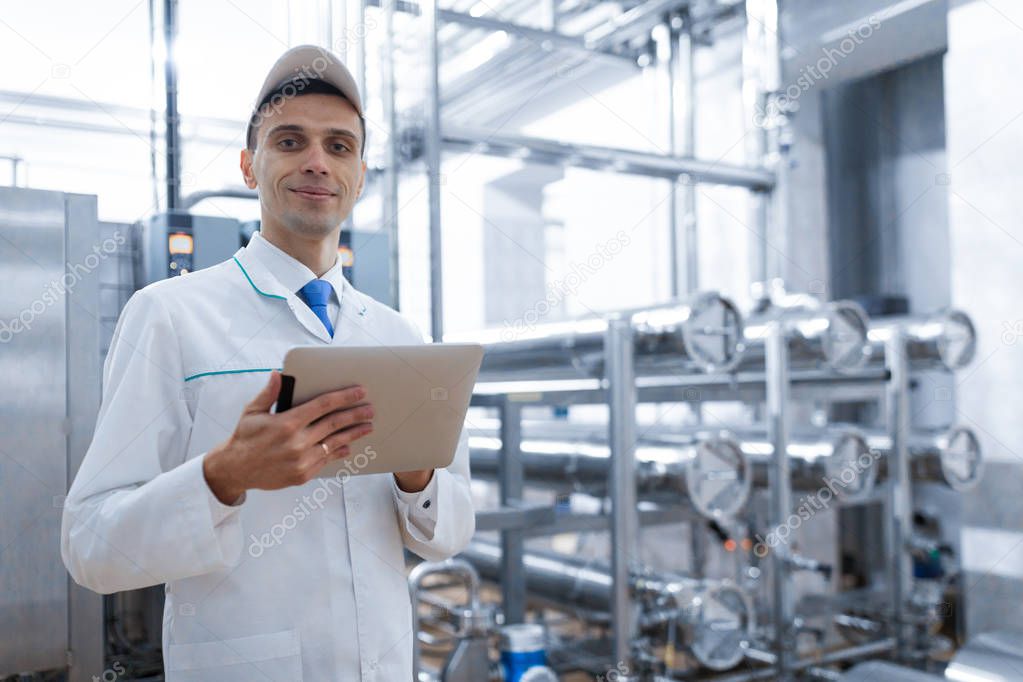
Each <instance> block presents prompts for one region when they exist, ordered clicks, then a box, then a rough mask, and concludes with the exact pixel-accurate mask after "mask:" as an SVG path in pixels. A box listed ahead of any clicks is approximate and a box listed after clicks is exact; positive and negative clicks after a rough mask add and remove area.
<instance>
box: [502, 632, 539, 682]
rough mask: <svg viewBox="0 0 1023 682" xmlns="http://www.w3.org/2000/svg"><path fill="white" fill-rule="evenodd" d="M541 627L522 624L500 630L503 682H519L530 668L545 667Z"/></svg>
mask: <svg viewBox="0 0 1023 682" xmlns="http://www.w3.org/2000/svg"><path fill="white" fill-rule="evenodd" d="M545 634H546V633H545V632H544V628H543V626H542V625H536V624H533V623H522V624H517V625H506V626H504V627H503V628H501V667H502V668H503V669H504V679H505V682H520V680H522V677H523V675H525V673H526V671H527V670H529V669H530V668H536V667H541V668H542V667H545V666H546V665H547V650H546V645H545V644H544V641H545V639H546V636H545Z"/></svg>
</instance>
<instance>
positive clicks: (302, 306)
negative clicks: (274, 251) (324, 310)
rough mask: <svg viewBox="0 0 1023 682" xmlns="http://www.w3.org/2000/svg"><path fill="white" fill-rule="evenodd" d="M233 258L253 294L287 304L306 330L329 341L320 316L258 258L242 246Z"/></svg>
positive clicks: (320, 338)
mask: <svg viewBox="0 0 1023 682" xmlns="http://www.w3.org/2000/svg"><path fill="white" fill-rule="evenodd" d="M234 260H235V261H236V262H237V263H238V266H239V269H240V270H241V274H242V276H244V277H245V278H246V279H247V280H248V281H249V284H250V285H251V286H252V288H253V289H254V293H255V294H258V295H260V296H263V297H265V298H268V299H273V300H278V301H279V302H280V304H281V305H286V306H288V308H289V309H290V310H291V313H292V316H293V317H294V318H295V320H296V321H297V322H298V323H299V324H301V325H302V326H303V327H305V329H306V331H308V332H309V333H310V334H312V335H313V336H315V337H316V338H317V339H319V340H321V341H324V342H326V343H331V338H330V334H328V333H327V329H326V328H325V327H324V326H323V322H321V321H320V318H318V317H316V313H314V312H313V311H312V309H311V308H310V307H309V306H308V305H306V303H305V301H303V300H302V299H301V298H299V297H298V296H296V295H295V293H294V292H292V291H288V290H287V289H285V288H284V286H282V285H281V283H280V282H278V281H277V278H276V277H274V276H273V274H272V273H271V272H270V271H269V270H267V269H266V268H265V267H263V265H262V264H261V263H260V262H259V260H258V259H256V258H252V257H251V256H250V255H248V254H247V253H246V250H245V249H244V248H243V249H239V250H238V252H237V253H236V254H235V255H234ZM335 336H336V335H335Z"/></svg>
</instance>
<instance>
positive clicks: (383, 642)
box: [61, 46, 474, 682]
mask: <svg viewBox="0 0 1023 682" xmlns="http://www.w3.org/2000/svg"><path fill="white" fill-rule="evenodd" d="M257 102H259V105H258V106H257V108H256V112H255V113H254V115H253V117H252V120H251V123H250V129H249V133H248V139H247V144H246V147H247V148H246V149H245V150H243V151H242V153H241V170H242V174H243V176H244V178H245V183H246V184H247V185H248V186H249V187H250V188H253V189H257V190H258V192H259V199H260V204H261V211H262V222H261V231H260V232H259V233H257V234H256V235H254V236H253V237H252V240H251V241H250V243H249V244H248V246H246V247H245V248H242V249H240V250H239V251H238V252H237V253H236V254H235V256H234V257H233V258H232V259H230V260H228V261H225V262H223V263H220V264H219V265H216V266H214V267H211V268H208V269H206V270H201V271H198V272H193V273H190V274H187V275H185V276H182V277H175V278H172V279H168V280H165V281H162V282H158V283H156V284H153V285H151V286H149V287H146V288H145V289H143V290H141V291H139V292H138V293H136V294H135V295H134V296H133V297H132V299H131V300H130V301H129V302H128V304H127V305H126V306H125V309H124V312H123V313H122V315H121V318H120V320H119V322H118V325H117V330H116V333H115V338H114V341H113V343H112V345H111V348H110V353H109V355H108V357H107V362H106V366H105V368H104V389H105V390H104V396H103V404H102V407H101V409H100V413H99V421H98V423H97V427H96V432H95V435H94V439H93V442H92V445H91V447H90V448H89V451H88V453H87V455H86V457H85V460H84V462H83V464H82V467H81V469H80V471H79V472H78V475H77V477H76V478H75V481H74V484H73V485H72V487H71V491H70V492H69V494H68V498H67V501H66V504H65V508H64V517H63V528H62V545H61V551H62V555H63V557H64V563H65V564H66V565H67V568H68V570H69V571H70V573H71V575H72V576H73V577H74V579H75V581H77V582H78V583H79V584H81V585H84V586H86V587H89V588H90V589H93V590H95V591H97V592H103V593H109V592H115V591H121V590H130V589H136V588H141V587H146V586H149V585H155V584H159V583H166V596H167V601H166V608H165V611H164V630H163V653H164V663H165V668H166V675H167V679H168V680H169V682H178V681H184V680H211V681H216V682H227V681H231V680H239V681H240V680H245V681H246V682H249V681H262V680H273V681H274V682H294V681H295V680H315V681H317V682H319V681H321V680H323V681H326V680H335V681H337V680H344V681H346V682H347V681H348V680H381V681H386V682H392V681H401V682H405V681H407V680H409V679H411V676H412V670H411V649H412V637H413V636H414V633H413V632H412V631H411V610H410V602H409V596H408V590H407V587H406V580H405V571H404V552H403V548H404V547H407V548H409V549H411V550H412V551H414V552H415V553H417V554H419V555H420V556H422V557H424V558H426V559H432V560H438V559H443V558H446V557H449V556H451V555H453V554H455V553H457V552H458V551H460V550H461V549H462V548H463V547H464V546H465V545H466V544H467V543H468V541H469V540H470V538H471V536H472V533H473V530H474V512H473V507H472V502H471V498H470V493H469V467H468V449H467V446H466V440H465V434H464V433H463V435H462V438H461V440H460V442H459V445H458V449H457V452H456V455H455V459H454V462H453V463H452V464H451V466H450V467H448V468H447V469H444V470H437V471H411V472H403V473H398V474H393V475H392V474H383V475H366V476H348V475H347V474H348V473H357V466H358V464H359V461H360V458H361V461H362V462H363V466H364V465H365V462H366V461H367V458H369V457H372V456H373V455H374V454H375V453H373V452H371V451H370V452H363V451H362V450H361V449H360V441H359V439H360V438H361V437H362V436H365V435H366V434H367V433H369V432H370V431H371V429H372V420H373V415H374V412H375V411H376V410H386V409H387V405H373V404H372V400H373V396H372V395H364V394H363V393H364V392H363V391H362V389H361V388H353V389H349V390H344V391H337V392H334V393H329V394H326V395H323V396H321V397H320V398H318V399H315V400H313V401H310V402H308V403H305V404H303V405H300V406H297V407H295V408H293V409H291V410H289V411H287V412H284V413H281V414H276V413H274V412H273V410H272V406H273V405H274V402H275V401H276V398H277V395H278V391H279V389H280V386H281V379H280V375H279V374H278V373H277V372H276V371H274V370H275V369H276V368H279V367H280V365H281V362H282V358H283V356H284V353H285V352H286V351H287V350H288V349H290V348H292V347H294V346H297V345H312V344H323V345H335V346H340V345H377V344H383V345H399V344H414V343H422V337H421V335H420V334H419V333H418V332H417V330H416V328H415V327H414V326H413V325H412V324H411V323H409V322H408V321H406V320H405V319H404V318H402V317H401V316H400V315H398V313H396V312H394V311H393V310H391V309H390V308H387V307H386V306H384V305H382V304H380V303H377V302H376V301H374V300H372V299H370V298H368V297H367V296H365V295H363V294H361V293H359V292H358V291H356V290H355V289H354V288H353V287H352V285H351V284H350V283H349V282H347V281H346V280H345V278H344V277H343V276H342V275H341V263H340V262H339V259H338V256H337V246H338V239H339V231H340V229H341V228H340V226H341V223H342V221H343V220H344V219H345V218H346V217H347V216H348V215H349V214H350V213H351V211H352V206H353V205H354V203H355V201H356V199H357V198H358V196H359V194H360V193H361V191H362V188H363V182H364V180H365V172H366V165H365V163H364V162H363V161H362V151H363V147H364V145H365V123H364V119H363V114H362V104H361V100H360V97H359V93H358V90H357V88H356V86H355V82H354V80H353V79H352V77H351V74H350V73H349V72H348V70H347V69H346V68H345V67H344V65H343V64H341V62H340V61H338V60H337V59H336V58H335V57H334V56H333V55H331V54H329V53H327V52H326V51H324V50H321V49H319V48H315V47H310V46H303V47H298V48H295V49H292V50H289V51H288V52H287V53H285V54H284V56H283V57H281V59H280V60H278V62H277V63H276V64H275V65H274V67H273V68H272V69H271V71H270V74H269V75H268V76H267V79H266V82H265V83H264V85H263V88H262V91H261V92H260V95H259V97H258V99H257ZM423 436H424V438H425V437H429V434H423ZM338 458H346V467H345V468H344V469H343V472H344V473H345V475H344V476H339V477H337V478H336V479H326V480H325V479H319V478H316V473H317V472H318V471H319V470H320V469H321V467H322V466H323V465H324V464H325V463H327V462H328V461H331V460H336V459H338Z"/></svg>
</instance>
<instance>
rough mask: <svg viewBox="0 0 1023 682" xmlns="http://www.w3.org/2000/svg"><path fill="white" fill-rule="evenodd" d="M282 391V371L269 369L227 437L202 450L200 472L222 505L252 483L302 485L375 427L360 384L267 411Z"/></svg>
mask: <svg viewBox="0 0 1023 682" xmlns="http://www.w3.org/2000/svg"><path fill="white" fill-rule="evenodd" d="M280 390H281V375H280V373H279V372H276V371H274V372H271V374H270V381H269V382H268V383H267V385H266V386H265V387H264V388H263V390H262V391H260V392H259V394H258V395H257V396H256V397H255V398H254V399H253V400H252V402H250V403H249V404H248V405H246V406H245V411H244V412H243V413H242V416H241V417H240V418H239V419H238V425H237V426H236V427H235V430H234V433H233V434H232V435H231V437H230V438H228V439H227V440H226V441H225V442H224V443H221V444H220V445H218V446H217V447H215V448H213V449H212V450H210V451H209V452H208V453H207V454H206V459H205V460H204V461H203V475H205V477H206V482H207V483H208V484H209V486H210V490H212V491H213V494H214V495H216V496H217V499H218V500H220V501H221V502H223V503H224V504H232V503H234V502H235V501H237V499H238V498H239V497H241V496H242V494H243V493H244V492H245V491H246V490H250V489H253V488H258V489H260V490H278V489H280V488H287V487H289V486H294V485H301V484H303V483H305V482H306V481H308V480H310V479H312V478H313V477H314V476H315V475H316V473H317V472H318V471H319V470H320V469H321V468H323V465H325V464H326V463H327V462H329V461H331V460H335V459H340V458H342V457H346V456H347V455H348V454H350V452H351V450H350V448H349V446H350V444H351V443H352V442H353V441H355V440H356V439H358V438H361V437H362V436H365V435H366V434H368V433H370V432H371V431H372V430H373V425H372V422H371V420H372V418H373V407H372V405H370V404H368V403H365V402H363V398H365V396H366V392H365V390H364V389H363V388H362V387H360V386H352V387H349V388H346V389H343V390H340V391H333V392H331V393H324V394H323V395H321V396H319V397H317V398H314V399H313V400H310V401H309V402H306V403H303V404H301V405H299V406H298V407H294V408H292V409H290V410H288V411H287V412H284V413H282V414H271V413H270V408H271V407H273V404H274V402H276V400H277V395H278V393H280ZM322 444H326V446H327V447H326V448H324V447H323V445H322Z"/></svg>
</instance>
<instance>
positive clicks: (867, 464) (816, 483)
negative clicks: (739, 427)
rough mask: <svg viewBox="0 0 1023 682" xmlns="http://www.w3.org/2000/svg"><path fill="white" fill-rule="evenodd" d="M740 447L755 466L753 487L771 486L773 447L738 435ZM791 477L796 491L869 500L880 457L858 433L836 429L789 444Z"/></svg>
mask: <svg viewBox="0 0 1023 682" xmlns="http://www.w3.org/2000/svg"><path fill="white" fill-rule="evenodd" d="M736 437H738V438H740V441H739V446H740V447H741V448H742V451H743V452H744V453H745V454H746V456H747V457H749V458H750V461H751V462H752V464H753V484H754V485H755V486H757V487H766V486H767V485H768V470H769V468H770V466H771V462H772V460H773V459H774V447H773V446H772V444H771V443H770V442H769V441H768V440H767V439H766V438H765V437H764V436H763V434H752V433H751V434H746V433H742V432H740V433H737V434H736ZM788 452H789V470H790V471H789V476H790V480H791V481H792V487H793V489H795V490H800V491H807V490H819V491H820V493H821V494H823V491H824V489H828V490H830V491H831V494H832V495H834V497H836V498H838V499H840V500H846V501H857V500H862V499H864V498H866V497H869V496H870V494H871V493H872V492H873V491H874V482H875V481H876V480H877V470H878V467H877V461H878V457H877V456H876V455H874V454H873V453H871V451H870V448H869V447H868V446H867V441H866V439H865V438H864V437H863V434H861V433H860V432H859V431H858V430H857V429H854V428H849V427H833V428H830V429H828V430H826V431H825V432H824V433H823V434H820V435H817V436H809V435H803V436H800V435H794V436H790V438H789V443H788Z"/></svg>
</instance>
